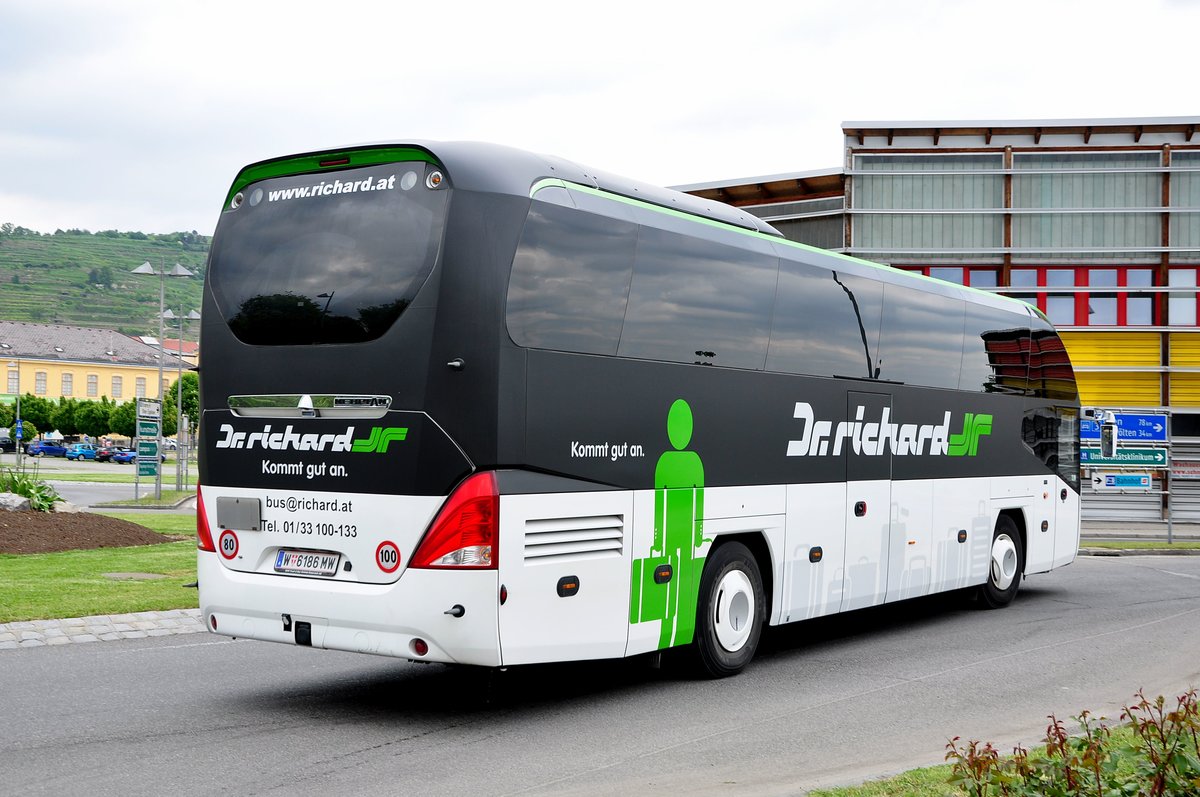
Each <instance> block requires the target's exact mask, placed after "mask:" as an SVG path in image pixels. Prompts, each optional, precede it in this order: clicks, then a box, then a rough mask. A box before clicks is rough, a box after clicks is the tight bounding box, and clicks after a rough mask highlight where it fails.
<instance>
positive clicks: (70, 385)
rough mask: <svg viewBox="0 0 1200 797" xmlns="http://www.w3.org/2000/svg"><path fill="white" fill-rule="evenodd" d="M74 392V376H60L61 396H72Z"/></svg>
mask: <svg viewBox="0 0 1200 797" xmlns="http://www.w3.org/2000/svg"><path fill="white" fill-rule="evenodd" d="M74 392H75V374H63V375H62V394H63V395H64V396H70V395H74Z"/></svg>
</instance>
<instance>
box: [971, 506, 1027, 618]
mask: <svg viewBox="0 0 1200 797" xmlns="http://www.w3.org/2000/svg"><path fill="white" fill-rule="evenodd" d="M1024 573H1025V551H1024V546H1022V544H1021V534H1020V532H1018V531H1017V524H1016V523H1014V522H1013V519H1012V518H1010V517H1009V516H1008V515H1000V517H998V518H996V531H995V533H993V535H992V549H991V553H990V555H989V556H988V574H987V581H985V582H984V583H983V586H981V587H980V588H979V599H980V601H981V602H982V604H983V606H984V607H985V608H988V609H1001V608H1003V607H1005V606H1007V605H1008V604H1010V603H1012V601H1013V598H1015V597H1016V596H1017V590H1018V589H1019V588H1020V586H1021V577H1022V576H1023V575H1024Z"/></svg>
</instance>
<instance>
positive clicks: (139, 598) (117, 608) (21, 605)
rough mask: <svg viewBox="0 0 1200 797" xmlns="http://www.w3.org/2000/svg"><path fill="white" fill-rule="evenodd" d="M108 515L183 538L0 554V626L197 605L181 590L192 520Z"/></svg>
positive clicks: (192, 545)
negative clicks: (132, 576)
mask: <svg viewBox="0 0 1200 797" xmlns="http://www.w3.org/2000/svg"><path fill="white" fill-rule="evenodd" d="M108 514H112V515H113V516H114V517H119V518H122V519H124V520H129V521H132V522H134V523H138V524H140V525H143V526H146V527H147V528H150V529H153V530H154V531H157V532H159V533H160V534H171V535H187V536H188V539H186V540H182V541H180V542H169V543H164V544H162V545H139V546H135V547H132V548H99V549H96V550H91V551H63V552H61V553H46V554H28V555H0V623H9V622H13V621H16V620H49V619H56V618H63V617H86V616H89V615H94V614H123V613H125V612H144V611H163V610H166V609H191V608H195V607H196V606H197V605H198V603H197V596H196V590H194V589H188V588H185V587H184V586H183V585H184V584H189V583H191V582H193V581H195V580H196V542H195V539H194V538H193V537H194V534H195V530H196V519H195V515H193V514H190V513H189V514H170V513H151V514H141V513H138V514H124V515H123V514H119V513H108ZM105 573H157V574H160V575H163V576H165V578H161V579H154V580H151V581H125V580H115V579H111V578H108V577H106V576H105V575H104V574H105Z"/></svg>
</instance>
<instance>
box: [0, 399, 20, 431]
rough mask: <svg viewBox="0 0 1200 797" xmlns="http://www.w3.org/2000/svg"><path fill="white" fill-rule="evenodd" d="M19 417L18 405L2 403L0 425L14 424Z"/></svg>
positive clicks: (0, 406)
mask: <svg viewBox="0 0 1200 797" xmlns="http://www.w3.org/2000/svg"><path fill="white" fill-rule="evenodd" d="M16 418H17V410H16V407H15V406H13V405H11V404H0V426H12V425H13V421H15V420H16Z"/></svg>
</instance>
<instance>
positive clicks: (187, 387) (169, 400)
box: [163, 371, 200, 435]
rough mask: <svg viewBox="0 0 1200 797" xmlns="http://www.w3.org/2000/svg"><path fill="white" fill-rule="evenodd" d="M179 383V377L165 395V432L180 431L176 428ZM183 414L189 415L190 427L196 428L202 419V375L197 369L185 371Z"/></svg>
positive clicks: (173, 432)
mask: <svg viewBox="0 0 1200 797" xmlns="http://www.w3.org/2000/svg"><path fill="white" fill-rule="evenodd" d="M178 385H179V380H178V379H177V380H175V382H173V383H172V384H171V387H170V389H169V390H168V391H167V395H166V396H164V397H163V398H164V400H163V434H168V435H170V434H177V433H178V431H179V430H178V429H176V428H175V425H176V415H177V413H176V410H175V395H176V393H177V392H178V390H179V388H178V387H177V386H178ZM183 414H184V415H186V416H187V417H188V427H189V428H191V429H195V428H196V424H197V422H199V420H200V377H199V376H198V375H197V374H196V372H195V371H184V372H183ZM168 429H170V431H168Z"/></svg>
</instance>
